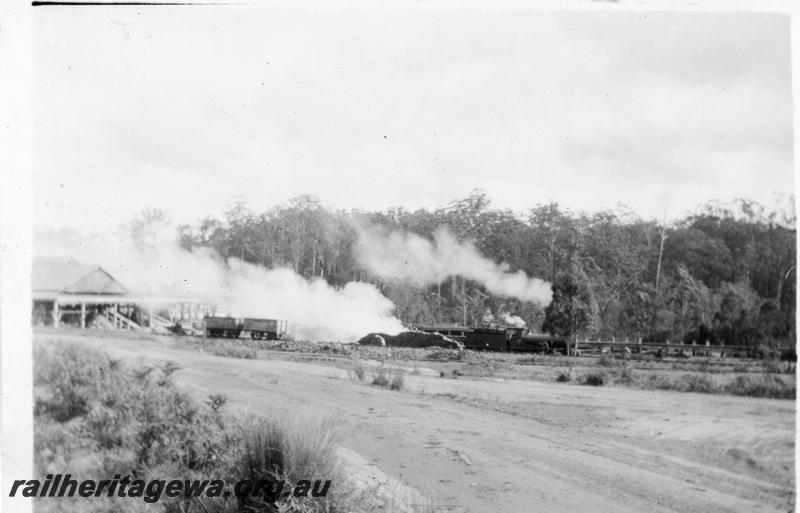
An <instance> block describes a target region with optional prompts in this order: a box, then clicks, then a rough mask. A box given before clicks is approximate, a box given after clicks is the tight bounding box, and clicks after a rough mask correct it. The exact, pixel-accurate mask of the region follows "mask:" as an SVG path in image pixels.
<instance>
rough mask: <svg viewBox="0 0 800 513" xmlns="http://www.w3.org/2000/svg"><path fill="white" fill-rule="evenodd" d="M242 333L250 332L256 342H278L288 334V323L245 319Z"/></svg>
mask: <svg viewBox="0 0 800 513" xmlns="http://www.w3.org/2000/svg"><path fill="white" fill-rule="evenodd" d="M242 331H249V332H250V338H252V339H254V340H262V339H266V340H278V339H279V338H281V335H283V334H284V333H285V332H286V321H279V320H277V319H253V318H244V319H242Z"/></svg>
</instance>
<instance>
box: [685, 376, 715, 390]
mask: <svg viewBox="0 0 800 513" xmlns="http://www.w3.org/2000/svg"><path fill="white" fill-rule="evenodd" d="M678 389H679V390H681V391H683V392H699V393H702V394H710V393H713V392H714V383H713V382H712V381H711V379H709V377H708V376H706V375H703V374H684V375H683V376H682V377H681V380H680V385H679V387H678Z"/></svg>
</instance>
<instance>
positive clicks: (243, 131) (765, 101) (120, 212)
mask: <svg viewBox="0 0 800 513" xmlns="http://www.w3.org/2000/svg"><path fill="white" fill-rule="evenodd" d="M486 5H489V2H487V4H486ZM35 22H36V38H37V39H36V50H35V51H36V55H35V59H36V61H35V62H36V68H35V71H36V84H35V88H36V89H35V102H36V106H35V141H36V149H35V160H34V165H35V178H34V193H35V195H36V197H35V206H36V226H37V227H38V228H45V227H47V228H53V227H71V228H76V229H83V230H96V229H102V228H106V227H109V226H114V225H116V224H117V223H119V222H121V221H124V220H126V219H128V218H130V217H131V216H132V215H134V214H135V213H136V212H137V211H139V210H141V209H143V208H145V207H159V208H162V209H164V210H167V211H168V212H170V213H171V214H172V216H173V218H175V219H176V220H177V221H179V222H195V221H196V220H198V219H199V218H201V217H204V216H206V215H221V213H222V212H223V211H224V210H225V208H226V206H227V205H229V204H230V203H231V201H232V200H233V199H234V198H236V197H241V198H243V199H245V200H246V201H247V202H248V203H249V205H250V207H251V208H253V209H254V210H256V211H263V210H264V209H265V208H267V207H269V206H272V205H275V204H277V203H281V202H285V201H287V200H288V199H289V198H290V197H292V196H294V195H298V194H305V193H308V194H312V195H315V196H317V197H319V198H320V199H321V200H322V202H323V203H325V204H327V205H330V206H333V207H340V208H346V209H350V208H361V209H378V210H384V209H386V208H388V207H390V206H404V207H406V208H408V209H416V208H419V207H437V206H441V205H443V204H446V203H447V202H449V201H451V200H453V199H456V198H461V197H464V196H466V195H467V194H469V192H470V191H471V190H473V189H476V188H479V189H483V190H485V191H486V192H487V193H488V194H489V196H490V197H491V199H492V202H493V205H494V206H496V207H508V208H512V209H514V210H520V211H521V210H526V209H528V208H530V207H532V206H534V205H535V204H537V203H543V202H549V201H556V202H558V203H560V204H562V205H564V206H566V207H569V208H572V209H574V210H586V211H594V210H598V209H601V208H607V207H612V206H614V205H615V204H616V203H620V202H621V203H625V204H627V205H628V206H629V207H630V208H631V209H633V210H634V211H635V212H636V213H638V214H640V215H642V216H644V217H651V216H653V217H654V216H660V215H661V211H662V209H663V198H664V197H665V196H666V197H668V198H669V200H668V201H669V209H670V211H671V212H672V213H673V214H677V213H680V212H683V211H686V210H688V209H691V208H692V207H694V206H696V205H698V204H702V203H704V202H707V201H708V200H711V199H717V198H719V199H723V200H726V199H732V198H736V197H748V198H752V199H756V200H759V201H761V202H764V203H767V204H769V203H772V202H773V201H774V198H775V193H791V192H793V190H794V185H793V175H792V168H793V153H792V137H793V132H792V116H793V111H792V109H793V105H792V97H791V62H790V34H789V19H788V16H785V15H777V14H758V13H736V14H732V13H731V14H728V13H697V12H694V13H679V12H668V13H654V12H623V11H618V12H560V13H554V12H542V11H527V10H492V9H462V10H456V9H446V10H435V9H432V8H414V9H407V10H401V9H388V8H372V9H364V8H348V9H344V8H341V9H329V10H324V11H323V10H312V9H285V8H277V7H276V8H271V9H257V8H252V7H211V6H205V7H146V6H143V7H113V8H111V7H85V8H74V7H73V8H57V7H46V8H37V9H36V10H35Z"/></svg>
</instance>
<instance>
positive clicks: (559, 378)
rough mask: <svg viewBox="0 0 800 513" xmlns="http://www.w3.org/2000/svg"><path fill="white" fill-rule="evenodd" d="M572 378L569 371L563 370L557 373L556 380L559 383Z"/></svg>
mask: <svg viewBox="0 0 800 513" xmlns="http://www.w3.org/2000/svg"><path fill="white" fill-rule="evenodd" d="M571 379H572V377H571V376H570V372H569V371H567V372H564V371H561V372H559V373H558V374H557V375H556V381H557V382H558V383H567V382H568V381H570V380H571Z"/></svg>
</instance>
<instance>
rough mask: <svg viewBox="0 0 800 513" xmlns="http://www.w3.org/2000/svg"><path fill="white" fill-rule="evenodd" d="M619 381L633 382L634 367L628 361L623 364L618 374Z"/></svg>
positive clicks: (623, 382) (626, 383) (624, 382)
mask: <svg viewBox="0 0 800 513" xmlns="http://www.w3.org/2000/svg"><path fill="white" fill-rule="evenodd" d="M617 381H618V382H620V383H622V384H625V385H628V384H630V383H633V368H631V366H630V365H628V364H627V363H626V364H625V365H624V366H622V367H621V368H620V369H619V372H618V374H617Z"/></svg>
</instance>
